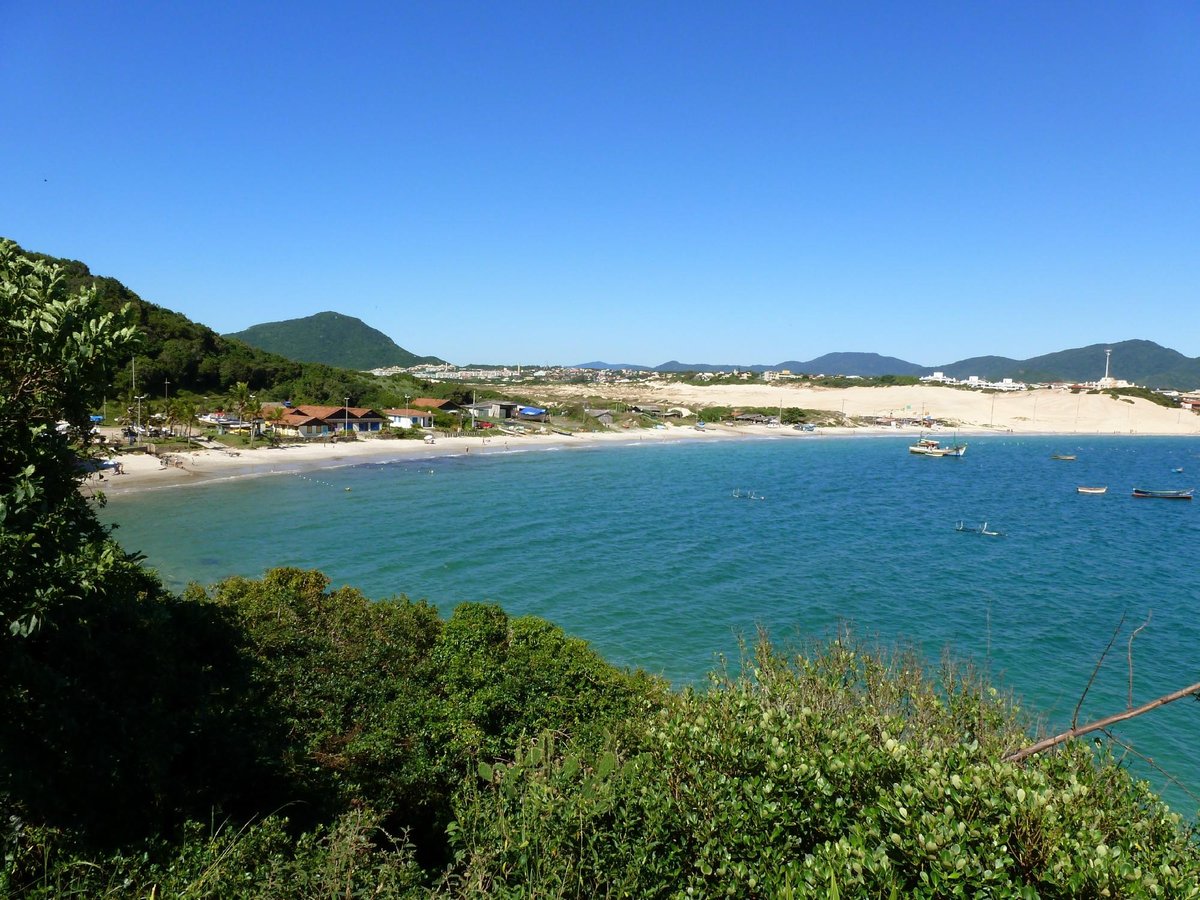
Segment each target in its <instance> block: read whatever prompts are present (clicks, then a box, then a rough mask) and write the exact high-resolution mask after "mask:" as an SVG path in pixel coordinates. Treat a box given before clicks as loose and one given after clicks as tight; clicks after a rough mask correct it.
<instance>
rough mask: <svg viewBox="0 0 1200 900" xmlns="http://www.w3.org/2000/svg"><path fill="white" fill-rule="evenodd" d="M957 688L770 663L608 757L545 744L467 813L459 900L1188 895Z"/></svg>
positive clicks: (1095, 794) (1174, 851)
mask: <svg viewBox="0 0 1200 900" xmlns="http://www.w3.org/2000/svg"><path fill="white" fill-rule="evenodd" d="M1025 740H1026V737H1025V732H1024V730H1023V729H1022V728H1021V727H1020V723H1019V722H1018V721H1017V719H1016V716H1015V714H1014V713H1013V711H1012V710H1011V708H1010V707H1009V706H1008V705H1007V704H1006V703H1005V702H1004V701H1003V700H1002V699H1001V698H999V697H998V696H997V695H996V694H995V692H994V691H992V690H990V689H989V688H987V687H986V686H985V685H984V684H983V683H982V682H981V681H980V680H978V679H976V678H974V677H973V676H971V675H970V673H963V672H962V671H960V670H955V669H954V668H952V667H949V666H946V667H944V668H943V670H942V672H941V674H940V676H939V677H935V678H930V677H927V676H926V675H925V674H924V673H923V669H922V667H921V666H920V665H919V663H918V662H917V661H916V660H914V659H911V658H908V657H904V656H897V657H893V658H889V659H883V658H881V657H880V656H878V655H873V654H869V653H864V652H862V651H861V650H857V649H854V648H851V647H848V646H846V645H844V644H842V643H835V644H834V645H832V646H831V647H829V648H827V649H826V650H825V651H823V652H821V653H820V654H818V655H815V656H813V657H811V658H806V657H798V658H796V659H794V660H788V659H785V658H783V657H782V656H780V655H779V654H777V653H775V652H773V651H772V650H770V649H769V648H767V647H765V646H764V647H763V648H762V649H761V650H760V652H759V654H758V656H757V660H756V664H755V666H754V667H753V668H752V669H751V670H750V671H748V672H746V673H745V674H743V675H742V676H740V677H738V678H736V679H726V680H720V681H714V683H713V684H712V685H711V687H710V689H709V690H707V691H705V692H702V693H696V692H690V691H688V692H684V693H681V694H679V695H677V696H675V697H674V698H673V701H672V702H670V703H669V704H668V706H667V708H666V709H665V710H664V711H663V712H662V713H661V714H660V715H657V716H654V717H652V718H650V719H649V720H647V721H646V722H644V727H643V729H642V731H641V733H640V740H638V741H637V742H636V744H634V745H631V746H630V747H628V748H627V749H626V750H625V751H624V752H623V753H622V752H611V751H606V752H602V753H600V754H579V753H577V752H574V751H573V750H571V749H570V748H563V749H562V750H553V749H552V748H550V747H547V746H545V745H544V744H543V745H539V744H535V745H532V746H530V747H529V748H528V749H525V750H522V751H521V752H519V753H517V754H516V755H515V756H514V757H513V759H512V760H511V761H510V763H509V764H508V765H504V766H485V767H482V768H481V772H480V777H479V779H478V780H477V781H476V782H475V783H474V784H470V785H467V786H465V788H464V790H463V792H462V794H461V795H460V798H459V806H458V809H457V822H456V826H455V829H456V830H455V839H456V844H457V847H458V850H459V858H460V860H461V861H462V867H461V869H460V871H459V872H458V873H457V875H456V877H455V878H454V879H452V880H449V881H448V882H447V883H446V886H445V891H446V893H447V894H451V895H458V896H494V897H515V896H554V897H591V896H594V895H596V894H601V895H604V896H623V897H682V896H695V897H715V896H738V897H759V896H761V897H785V896H811V897H826V896H843V897H952V896H990V897H1033V896H1041V897H1052V896H1068V897H1100V896H1110V897H1125V896H1160V897H1185V896H1196V895H1197V891H1198V890H1200V889H1198V888H1197V885H1198V884H1200V851H1198V848H1197V845H1196V842H1195V836H1196V835H1195V832H1194V830H1192V829H1189V828H1186V827H1184V826H1183V825H1182V824H1181V821H1180V819H1179V817H1178V816H1176V815H1174V814H1172V813H1171V812H1170V811H1169V810H1168V809H1167V808H1166V807H1165V806H1164V805H1163V804H1162V803H1161V802H1160V801H1159V800H1158V799H1157V798H1156V797H1154V796H1153V795H1152V794H1151V793H1149V791H1148V789H1147V788H1146V787H1145V785H1143V784H1138V783H1135V782H1134V781H1133V780H1132V779H1131V778H1130V777H1129V776H1128V774H1127V773H1126V772H1125V771H1124V770H1123V769H1121V768H1120V767H1119V766H1117V765H1115V764H1114V763H1113V762H1112V761H1111V760H1109V759H1100V760H1096V759H1095V758H1094V757H1093V755H1092V753H1091V751H1090V750H1089V749H1088V748H1087V747H1085V746H1084V745H1081V744H1078V743H1076V744H1074V745H1072V746H1068V747H1066V748H1063V749H1061V750H1060V751H1059V752H1057V753H1053V754H1046V755H1043V756H1040V757H1037V758H1034V759H1032V760H1030V761H1028V762H1027V763H1026V764H1025V765H1024V766H1018V765H1012V764H1007V763H1003V762H1000V759H1001V758H1002V756H1003V754H1004V752H1005V751H1007V750H1011V749H1013V748H1015V747H1017V746H1020V745H1021V744H1023V743H1024V742H1025Z"/></svg>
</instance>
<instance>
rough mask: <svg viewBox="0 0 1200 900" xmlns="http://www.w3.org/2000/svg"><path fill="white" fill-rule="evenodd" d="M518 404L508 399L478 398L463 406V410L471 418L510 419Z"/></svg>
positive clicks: (514, 413) (515, 412)
mask: <svg viewBox="0 0 1200 900" xmlns="http://www.w3.org/2000/svg"><path fill="white" fill-rule="evenodd" d="M520 405H521V404H519V403H511V402H509V401H508V400H480V401H479V402H478V403H471V404H469V405H467V406H464V407H463V411H464V412H465V413H467V415H469V416H470V417H471V418H472V419H511V418H512V417H513V416H515V415H516V414H517V409H518V408H519V407H520Z"/></svg>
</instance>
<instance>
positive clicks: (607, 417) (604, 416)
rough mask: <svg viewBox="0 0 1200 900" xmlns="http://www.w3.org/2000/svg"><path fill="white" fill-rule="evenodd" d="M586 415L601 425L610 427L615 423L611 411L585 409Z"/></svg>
mask: <svg viewBox="0 0 1200 900" xmlns="http://www.w3.org/2000/svg"><path fill="white" fill-rule="evenodd" d="M584 413H586V414H587V415H589V416H591V417H592V418H593V419H595V420H596V422H597V423H598V424H600V425H604V426H608V425H611V424H612V423H613V414H612V410H611V409H585V410H584Z"/></svg>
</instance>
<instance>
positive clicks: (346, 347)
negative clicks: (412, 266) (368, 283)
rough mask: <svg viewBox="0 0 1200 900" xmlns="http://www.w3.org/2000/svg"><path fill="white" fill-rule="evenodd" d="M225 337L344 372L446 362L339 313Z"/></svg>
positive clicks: (265, 325)
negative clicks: (405, 345) (417, 352)
mask: <svg viewBox="0 0 1200 900" xmlns="http://www.w3.org/2000/svg"><path fill="white" fill-rule="evenodd" d="M225 336H226V337H228V338H234V339H236V340H239V341H243V342H245V343H247V344H249V345H250V346H251V347H258V348H259V349H260V350H268V351H270V352H271V353H278V354H279V355H280V356H286V357H287V358H288V359H294V360H296V361H297V362H315V363H325V364H326V365H329V366H339V367H341V368H344V369H360V370H362V369H382V368H386V367H388V366H415V365H419V364H421V363H433V364H437V363H442V362H445V360H441V359H438V358H437V357H436V356H417V355H416V354H415V353H412V352H410V351H408V350H405V349H404V348H403V347H400V346H398V345H397V344H396V342H395V341H393V340H392V339H391V338H390V337H388V336H387V335H386V334H384V333H383V332H382V331H378V330H377V329H375V328H372V327H371V326H370V325H368V324H366V323H365V322H364V321H362V319H356V318H354V316H347V315H343V314H342V313H338V312H321V313H317V314H315V315H312V316H306V317H304V318H302V319H286V320H285V321H282V322H264V323H263V324H261V325H252V326H250V327H249V328H247V329H246V330H245V331H239V332H236V333H234V334H227V335H225Z"/></svg>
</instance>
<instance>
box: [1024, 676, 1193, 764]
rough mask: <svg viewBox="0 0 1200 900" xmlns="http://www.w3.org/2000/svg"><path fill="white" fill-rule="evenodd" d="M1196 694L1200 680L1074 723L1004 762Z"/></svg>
mask: <svg viewBox="0 0 1200 900" xmlns="http://www.w3.org/2000/svg"><path fill="white" fill-rule="evenodd" d="M1188 696H1196V697H1197V699H1200V681H1198V682H1196V683H1195V684H1191V685H1188V686H1187V687H1185V688H1181V689H1180V690H1178V691H1175V692H1174V693H1170V694H1166V695H1165V696H1162V697H1159V698H1158V699H1157V700H1151V701H1150V702H1149V703H1146V704H1143V705H1142V706H1139V707H1138V708H1137V709H1128V710H1126V711H1125V712H1122V713H1117V714H1116V715H1113V716H1108V717H1107V718H1104V719H1098V720H1097V721H1095V722H1090V723H1088V724H1087V725H1080V726H1078V727H1075V726H1074V725H1073V726H1071V728H1070V729H1069V730H1067V731H1064V732H1063V733H1062V734H1056V735H1055V736H1054V737H1048V738H1046V739H1044V740H1041V741H1038V742H1037V743H1036V744H1031V745H1029V746H1028V747H1024V748H1022V749H1021V750H1017V751H1014V752H1013V753H1010V754H1008V755H1007V756H1005V757H1004V762H1020V761H1021V760H1023V759H1025V758H1026V757H1029V756H1033V755H1034V754H1035V753H1041V752H1042V751H1043V750H1049V749H1050V748H1051V747H1057V746H1058V745H1059V744H1062V743H1065V742H1066V741H1069V740H1071V738H1077V737H1082V736H1083V735H1085V734H1090V733H1091V732H1093V731H1103V730H1104V729H1106V728H1108V727H1109V726H1111V725H1116V724H1117V723H1118V722H1124V721H1126V720H1128V719H1133V718H1136V717H1137V716H1140V715H1142V714H1143V713H1148V712H1150V710H1152V709H1158V707H1160V706H1165V705H1166V704H1168V703H1173V702H1174V701H1176V700H1179V699H1181V698H1183V697H1188Z"/></svg>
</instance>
